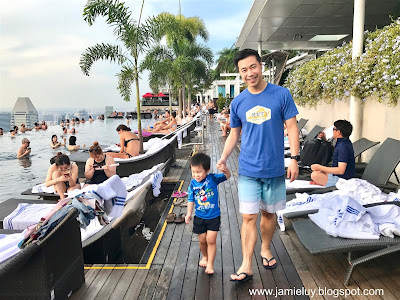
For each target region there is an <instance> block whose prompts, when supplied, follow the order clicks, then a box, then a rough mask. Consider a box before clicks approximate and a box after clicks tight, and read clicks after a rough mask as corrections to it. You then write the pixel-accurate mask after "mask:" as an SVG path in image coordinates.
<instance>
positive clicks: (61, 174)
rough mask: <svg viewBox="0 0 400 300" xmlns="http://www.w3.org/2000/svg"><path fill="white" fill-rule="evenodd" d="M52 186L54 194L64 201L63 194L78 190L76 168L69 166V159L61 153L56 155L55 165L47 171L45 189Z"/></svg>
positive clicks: (73, 165) (74, 165) (75, 166)
mask: <svg viewBox="0 0 400 300" xmlns="http://www.w3.org/2000/svg"><path fill="white" fill-rule="evenodd" d="M52 185H54V190H55V192H56V193H57V194H58V195H59V196H60V199H64V198H65V195H64V193H66V192H69V191H72V190H75V189H80V188H81V187H80V184H79V179H78V166H77V165H76V164H71V162H70V161H69V157H68V156H67V155H65V154H62V153H61V152H58V153H57V157H56V159H55V163H54V164H52V165H51V166H50V168H49V170H48V171H47V177H46V187H49V186H52Z"/></svg>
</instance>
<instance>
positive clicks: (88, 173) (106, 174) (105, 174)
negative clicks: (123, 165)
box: [85, 142, 117, 184]
mask: <svg viewBox="0 0 400 300" xmlns="http://www.w3.org/2000/svg"><path fill="white" fill-rule="evenodd" d="M89 153H90V158H89V159H88V160H87V161H86V165H85V177H86V180H87V181H86V183H88V184H99V183H102V182H104V181H106V180H107V179H108V178H110V177H111V176H113V175H115V173H116V168H117V167H116V166H111V165H115V160H114V158H112V157H111V156H109V155H107V154H105V153H103V150H102V149H101V147H100V146H99V143H98V142H94V143H93V145H92V146H90V148H89Z"/></svg>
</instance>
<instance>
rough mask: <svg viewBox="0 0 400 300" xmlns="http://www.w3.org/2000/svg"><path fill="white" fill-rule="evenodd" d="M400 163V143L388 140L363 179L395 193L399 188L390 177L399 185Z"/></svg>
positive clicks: (370, 164)
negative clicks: (399, 171)
mask: <svg viewBox="0 0 400 300" xmlns="http://www.w3.org/2000/svg"><path fill="white" fill-rule="evenodd" d="M399 162H400V141H399V140H395V139H392V138H387V139H386V140H385V141H384V142H383V143H382V145H381V146H380V147H379V149H378V150H377V151H376V152H375V154H374V155H373V156H372V157H371V159H370V161H369V163H368V164H367V166H366V167H365V170H364V172H363V174H362V176H361V179H364V180H366V181H368V182H369V183H372V184H373V185H375V186H377V187H378V188H380V189H384V190H389V191H394V190H395V189H396V188H397V185H396V184H393V183H391V182H389V178H390V176H391V175H392V174H393V173H394V174H395V177H396V179H397V183H400V181H399V178H398V176H397V174H396V172H395V169H396V167H397V165H398V164H399ZM313 190H314V189H313V188H312V187H311V188H306V189H291V190H288V191H286V194H288V195H289V194H294V193H303V192H311V191H313ZM327 191H328V192H329V191H332V188H328V189H327V190H325V189H318V193H323V192H327Z"/></svg>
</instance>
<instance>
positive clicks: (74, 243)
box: [0, 208, 85, 299]
mask: <svg viewBox="0 0 400 300" xmlns="http://www.w3.org/2000/svg"><path fill="white" fill-rule="evenodd" d="M77 216H78V211H77V210H76V209H75V208H74V209H72V210H71V211H70V212H69V213H68V214H67V215H66V217H65V218H64V219H63V220H62V221H61V222H60V223H59V224H58V225H57V226H56V227H55V228H54V229H53V230H52V232H51V233H49V234H48V235H47V236H46V237H45V238H44V239H43V240H41V241H38V242H37V243H34V244H31V245H29V246H28V247H27V248H25V249H23V250H22V251H20V252H18V253H17V254H16V255H15V256H13V257H11V258H9V259H8V260H6V261H4V262H3V263H1V264H0V299H67V298H68V295H69V294H70V293H71V292H72V291H74V290H76V289H78V288H79V287H80V286H81V285H82V284H83V283H84V282H85V275H84V270H83V256H82V246H81V237H80V229H79V223H78V221H77V220H76V217H77Z"/></svg>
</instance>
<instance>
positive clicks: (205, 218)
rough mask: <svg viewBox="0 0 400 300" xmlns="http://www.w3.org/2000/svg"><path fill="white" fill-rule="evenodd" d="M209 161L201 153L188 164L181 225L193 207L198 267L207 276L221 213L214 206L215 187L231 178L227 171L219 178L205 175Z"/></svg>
mask: <svg viewBox="0 0 400 300" xmlns="http://www.w3.org/2000/svg"><path fill="white" fill-rule="evenodd" d="M210 162H211V159H210V157H209V156H208V155H206V154H204V153H197V154H195V155H193V157H192V159H191V163H190V168H191V170H192V177H193V179H192V181H191V182H190V185H189V189H188V206H187V214H186V217H185V221H186V223H187V224H188V223H189V221H190V219H191V217H192V211H193V206H195V217H194V219H193V233H196V234H198V235H199V244H200V251H201V254H202V259H201V260H200V262H199V265H200V267H203V268H206V270H205V272H206V273H207V274H214V259H215V254H216V252H217V247H216V240H217V234H218V231H219V227H220V225H221V217H220V215H221V211H220V209H219V204H218V189H217V185H218V184H219V183H221V182H224V181H225V180H227V179H228V178H229V177H231V172H230V171H229V169H228V168H221V169H219V170H220V171H221V172H222V173H223V174H208V172H209V171H210Z"/></svg>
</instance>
